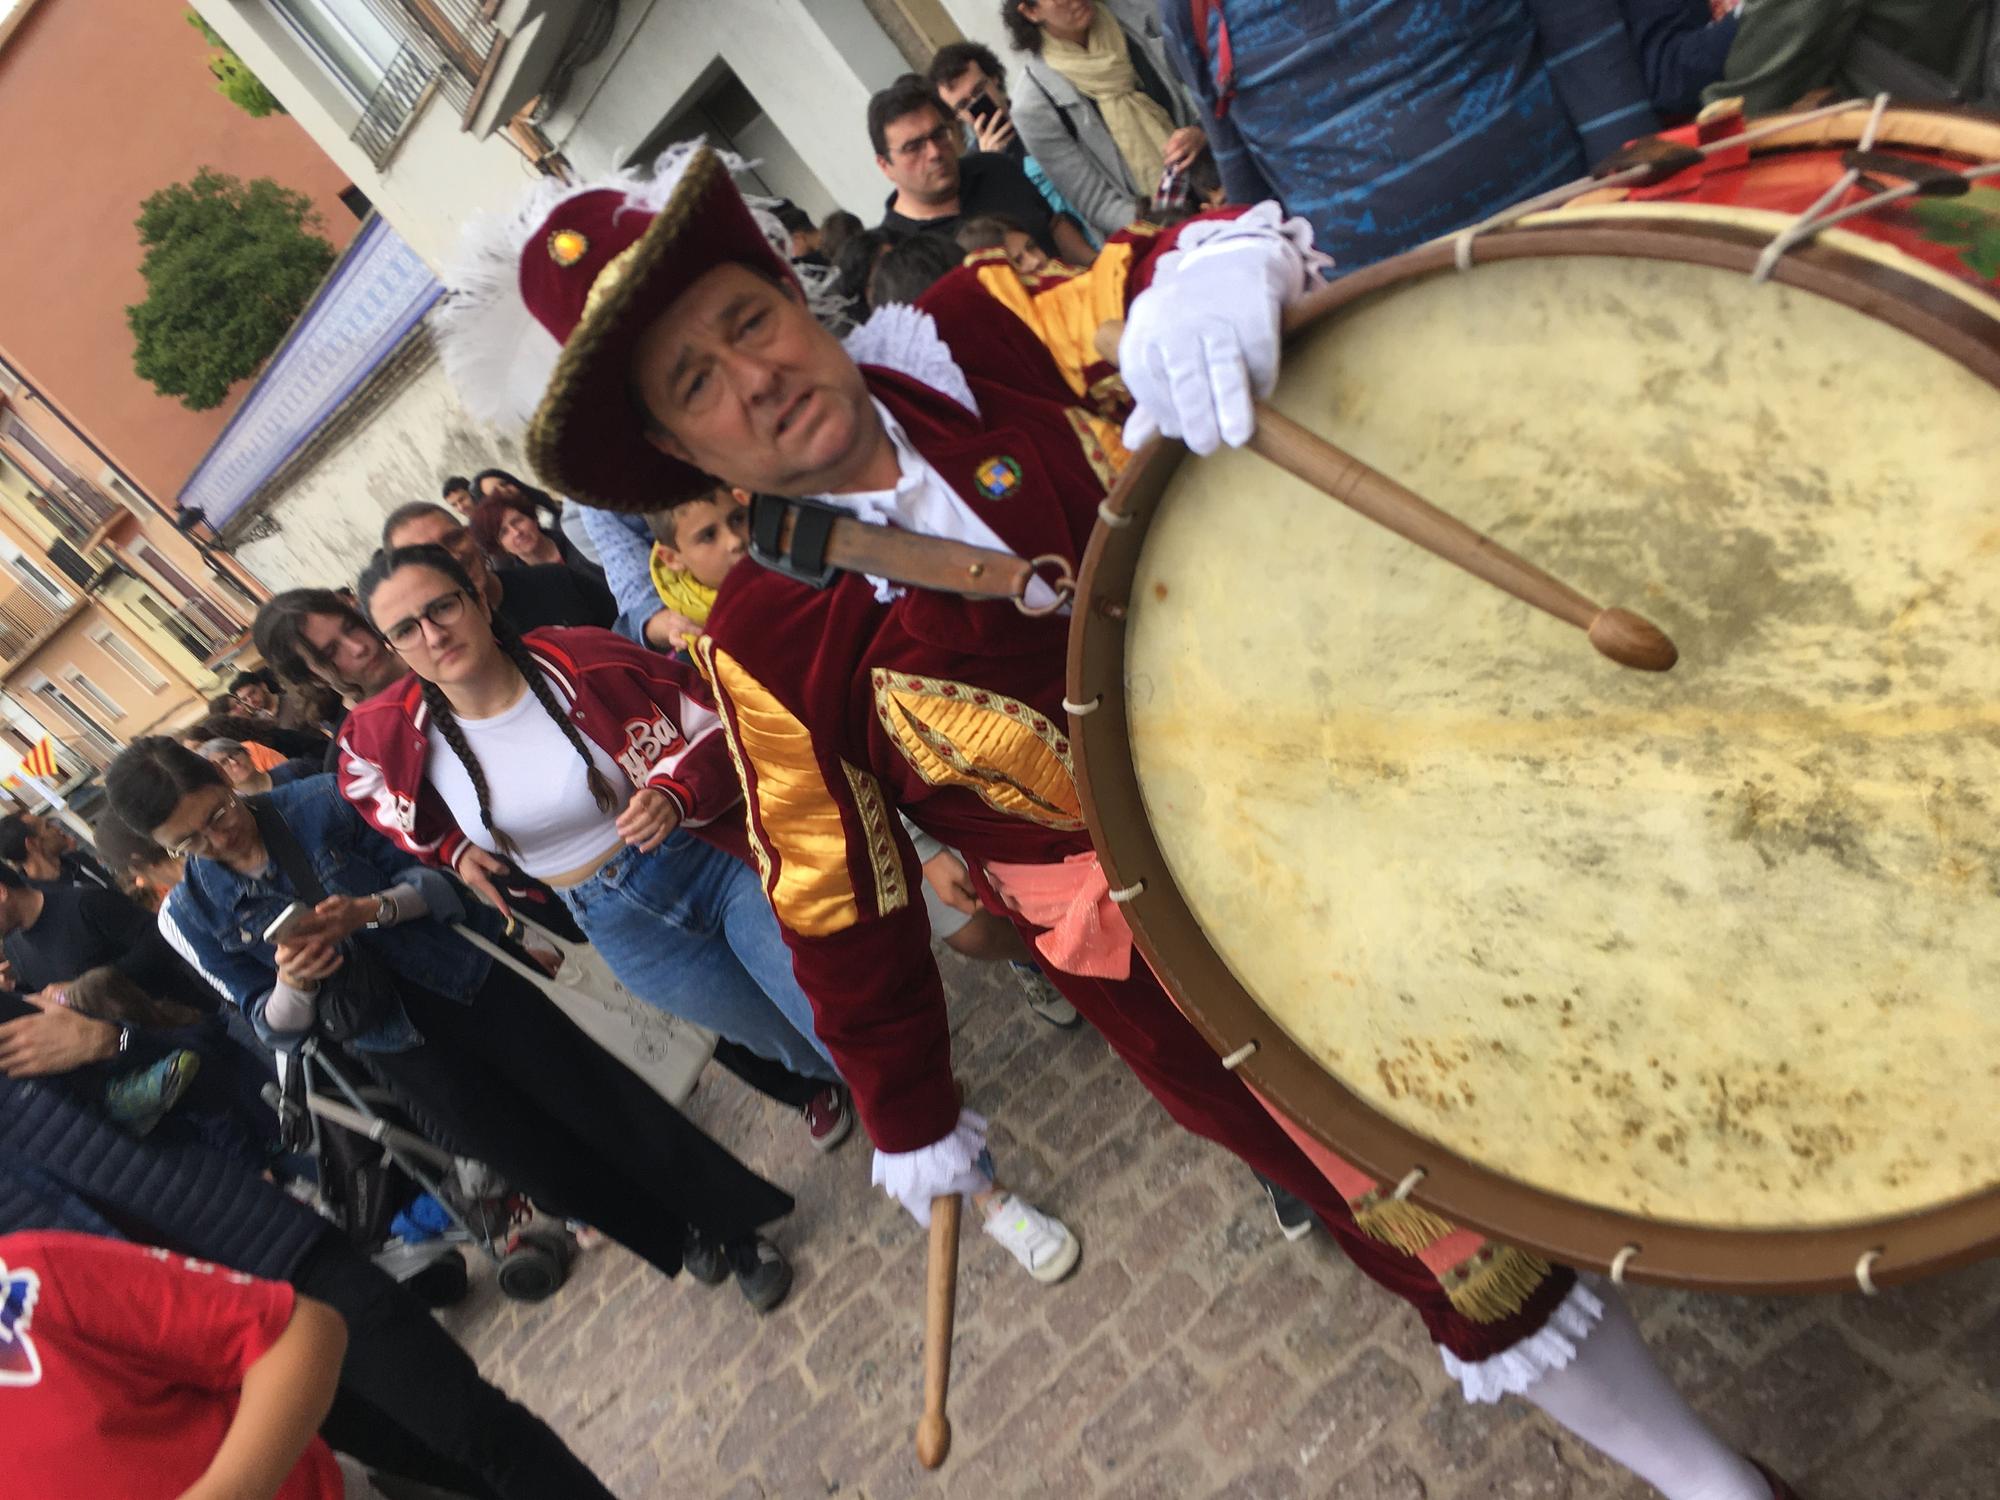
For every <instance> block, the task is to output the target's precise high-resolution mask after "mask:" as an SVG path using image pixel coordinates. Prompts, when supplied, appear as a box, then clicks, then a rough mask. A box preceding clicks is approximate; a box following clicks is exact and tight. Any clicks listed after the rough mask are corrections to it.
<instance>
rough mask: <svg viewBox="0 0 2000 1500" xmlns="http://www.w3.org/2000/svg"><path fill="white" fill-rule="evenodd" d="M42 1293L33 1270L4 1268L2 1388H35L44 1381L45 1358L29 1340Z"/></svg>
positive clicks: (0, 1276) (0, 1293) (0, 1284)
mask: <svg viewBox="0 0 2000 1500" xmlns="http://www.w3.org/2000/svg"><path fill="white" fill-rule="evenodd" d="M41 1290H42V1281H41V1278H40V1277H39V1276H37V1275H36V1274H35V1273H34V1272H33V1271H28V1270H20V1271H9V1270H8V1269H7V1268H6V1267H5V1266H0V1385H33V1384H34V1383H35V1382H36V1381H38V1380H40V1379H41V1378H42V1360H41V1355H40V1354H39V1353H38V1352H37V1351H36V1349H35V1341H34V1340H33V1339H31V1338H30V1337H28V1325H29V1324H30V1323H32V1322H34V1320H35V1298H36V1297H37V1296H39V1295H40V1293H41Z"/></svg>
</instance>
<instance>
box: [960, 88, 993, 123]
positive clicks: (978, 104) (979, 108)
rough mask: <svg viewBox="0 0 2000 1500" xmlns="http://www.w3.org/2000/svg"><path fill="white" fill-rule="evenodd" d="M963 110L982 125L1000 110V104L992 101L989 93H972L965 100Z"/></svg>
mask: <svg viewBox="0 0 2000 1500" xmlns="http://www.w3.org/2000/svg"><path fill="white" fill-rule="evenodd" d="M965 112H966V113H967V114H969V115H971V116H972V118H973V119H974V121H976V122H977V123H978V124H981V125H984V124H985V123H986V122H987V121H988V120H990V119H992V118H993V116H994V115H996V114H998V113H999V112H1000V106H999V105H997V104H995V103H994V102H993V96H992V95H990V94H974V95H973V96H972V97H971V98H970V99H968V100H966V101H965Z"/></svg>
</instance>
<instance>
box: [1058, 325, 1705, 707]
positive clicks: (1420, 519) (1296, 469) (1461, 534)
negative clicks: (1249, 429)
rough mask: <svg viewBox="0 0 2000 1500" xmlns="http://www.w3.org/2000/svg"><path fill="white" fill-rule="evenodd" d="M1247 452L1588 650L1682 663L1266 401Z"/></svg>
mask: <svg viewBox="0 0 2000 1500" xmlns="http://www.w3.org/2000/svg"><path fill="white" fill-rule="evenodd" d="M1287 331H1289V328H1288V329H1287ZM1124 332H1125V325H1124V324H1123V323H1121V322H1118V321H1117V320H1116V319H1113V320H1111V321H1109V322H1106V323H1103V324H1101V325H1100V326H1099V327H1098V330H1097V337H1096V341H1095V342H1096V346H1097V353H1098V356H1099V357H1100V358H1101V359H1103V360H1104V361H1105V362H1106V363H1108V364H1113V365H1115V364H1117V363H1118V340H1119V339H1120V338H1121V337H1122V336H1123V334H1124ZM1249 447H1250V450H1251V451H1252V452H1253V453H1256V454H1257V455H1259V456H1260V457H1262V458H1264V459H1267V460H1268V461H1270V462H1271V463H1274V464H1276V465H1277V466H1278V467H1279V468H1281V469H1283V470H1284V471H1285V472H1286V473H1288V474H1291V475H1294V476H1295V477H1297V478H1299V479H1303V480H1304V481H1305V482H1306V483H1307V484H1309V485H1311V486H1313V488H1315V489H1317V490H1321V491H1323V492H1325V493H1326V494H1328V495H1331V496H1332V497H1333V498H1334V499H1336V500H1338V501H1339V502H1340V503H1341V504H1343V505H1345V506H1347V507H1348V508H1349V509H1351V510H1354V511H1357V512H1359V513H1360V514H1361V515H1364V516H1366V517H1367V518H1368V519H1369V520H1371V521H1373V522H1375V523H1376V524H1377V525H1378V526H1385V527H1387V528H1388V529H1389V530H1391V531H1393V532H1395V533H1396V535H1398V536H1400V537H1403V538H1405V539H1406V540H1408V541H1412V542H1415V543H1416V544H1417V545H1418V546H1419V547H1422V548H1423V549H1424V550H1425V551H1427V552H1430V553H1432V554H1434V555H1435V556H1438V557H1441V558H1443V559H1444V560H1445V561H1446V562H1448V563H1452V564H1454V565H1456V566H1457V567H1460V568H1463V569H1464V570H1465V571H1466V572H1468V573H1470V574H1472V575H1473V576H1474V577H1475V578H1482V579H1484V580H1485V581H1486V582H1488V583H1490V584H1492V585H1493V586H1494V587H1496V588H1499V589H1504V590H1505V591H1506V592H1507V593H1510V594H1512V595H1513V596H1514V597H1515V598H1516V599H1519V600H1520V601H1521V602H1522V603H1524V604H1529V605H1533V606H1534V607H1535V608H1536V609H1539V610H1541V611H1543V612H1544V613H1546V614H1550V615H1553V616H1554V617H1555V618H1556V619H1558V620H1562V621H1564V622H1565V623H1567V624H1570V625H1574V626H1576V627H1577V628H1578V629H1579V630H1581V631H1583V632H1584V634H1585V635H1587V636H1588V637H1589V638H1590V644H1591V645H1593V646H1595V647H1596V648H1597V649H1598V651H1599V652H1601V653H1602V654H1603V655H1605V656H1607V657H1609V658H1610V659H1611V660H1612V661H1615V662H1617V663H1618V664H1619V665H1620V666H1624V667H1633V668H1636V669H1638V670H1639V671H1642V672H1664V671H1666V670H1667V669H1668V668H1669V667H1671V666H1672V665H1673V664H1674V663H1675V662H1676V661H1678V660H1679V659H1680V653H1679V652H1678V651H1677V650H1676V649H1675V648H1674V643H1673V642H1672V641H1671V640H1669V639H1668V638H1667V635H1666V633H1665V632H1664V631H1662V630H1661V629H1660V628H1659V627H1658V626H1656V625H1654V624H1652V623H1651V622H1650V621H1648V620H1645V619H1642V618H1641V617H1640V616H1638V615H1636V614H1633V613H1632V612H1631V611H1630V610H1626V609H1606V608H1604V607H1603V606H1601V605H1599V604H1597V603H1596V602H1594V601H1593V600H1591V599H1589V598H1587V597H1586V596H1584V595H1583V594H1580V593H1578V592H1577V591H1576V590H1575V589H1573V588H1571V587H1570V586H1569V585H1568V584H1566V583H1564V582H1563V581H1562V580H1561V579H1558V578H1552V577H1550V576H1549V575H1548V574H1547V573H1544V572H1543V571H1542V570H1541V569H1540V568H1538V567H1536V566H1535V565H1534V564H1533V563H1531V562H1529V561H1528V560H1527V559H1526V558H1524V557H1521V556H1520V555H1519V554H1517V553H1514V552H1510V551H1509V550H1508V549H1507V548H1505V547H1503V546H1501V545H1500V544H1499V543H1498V542H1496V541H1494V540H1493V539H1492V538H1491V537H1489V536H1486V535H1484V534H1483V533H1481V532H1477V531H1474V530H1473V529H1472V528H1471V527H1470V526H1468V525H1466V524H1465V523H1464V522H1463V521H1461V520H1459V519H1458V518H1457V517H1455V516H1451V515H1447V514H1446V513H1445V512H1444V511H1441V510H1439V509H1438V508H1437V507H1436V506H1435V505H1433V504H1431V503H1430V501H1428V500H1426V499H1424V497H1423V496H1421V495H1419V494H1417V493H1416V492H1415V491H1414V490H1411V489H1406V488H1405V487H1404V486H1402V485H1400V484H1398V483H1397V482H1396V481H1395V480H1393V479H1391V478H1390V477H1389V476H1388V475H1386V474H1384V473H1382V472H1380V471H1379V470H1377V469H1373V468H1370V467H1369V466H1368V465H1367V464H1365V463H1363V462H1362V461H1361V460H1360V459H1358V458H1356V457H1355V456H1354V455H1353V454H1351V453H1349V452H1347V451H1346V450H1345V449H1344V448H1341V447H1339V446H1337V445H1335V444H1333V443H1330V442H1328V441H1327V440H1326V439H1325V438H1323V437H1321V436H1320V435H1319V434H1318V433H1316V432H1309V431H1307V430H1306V429H1305V428H1303V427H1301V426H1300V425H1299V424H1298V423H1297V422H1294V421H1293V420H1292V419H1291V418H1290V417H1287V416H1285V415H1284V414H1283V413H1282V412H1279V411H1276V410H1274V409H1273V408H1272V407H1271V405H1270V403H1269V402H1267V401H1259V402H1258V403H1257V430H1256V432H1254V433H1253V434H1252V435H1251V438H1250V443H1249Z"/></svg>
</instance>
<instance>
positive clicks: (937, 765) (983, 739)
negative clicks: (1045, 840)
mask: <svg viewBox="0 0 2000 1500" xmlns="http://www.w3.org/2000/svg"><path fill="white" fill-rule="evenodd" d="M869 675H870V680H871V682H872V685H873V687H874V695H875V716H876V718H877V719H878V720H879V721H880V722H881V725H882V728H883V729H884V731H886V732H887V734H888V736H889V740H890V742H891V743H892V744H894V745H895V746H896V748H897V749H898V750H899V751H901V752H902V755H903V758H904V759H905V760H907V761H908V762H909V763H910V765H911V767H912V768H913V769H914V770H915V771H916V773H917V774H918V775H919V776H921V777H923V779H924V780H925V781H926V782H928V783H930V785H932V786H962V787H966V788H968V789H970V790H971V791H974V792H976V793H978V794H979V796H980V798H981V799H982V800H983V801H984V802H985V803H986V804H987V805H988V806H989V807H991V808H993V809H994V810H995V811H997V812H1003V813H1006V814H1007V815H1008V816H1010V817H1016V818H1024V819H1027V820H1028V821H1030V822H1034V823H1040V824H1042V825H1043V826H1044V827H1048V828H1060V829H1065V830H1068V829H1076V828H1081V827H1083V807H1082V804H1081V803H1080V802H1079V800H1078V798H1077V794H1076V774H1075V770H1074V767H1073V765H1072V763H1071V760H1070V749H1069V737H1068V736H1067V735H1065V734H1064V733H1063V732H1062V731H1061V730H1060V729H1058V728H1057V727H1056V726H1055V724H1054V722H1053V721H1051V720H1050V719H1049V717H1048V716H1047V715H1046V714H1043V713H1038V712H1037V711H1036V710H1034V709H1032V708H1030V707H1028V705H1026V704H1025V703H1021V702H1019V701H1018V700H1016V699H1013V698H1009V697H1007V696H1005V695H1004V694H1001V693H995V692H989V691H988V690H986V689H984V688H975V687H971V686H968V685H967V684H965V683H962V682H949V681H946V680H944V679H942V678H937V677H918V676H913V675H911V674H910V673H907V672H892V671H889V670H888V669H887V668H883V667H877V668H876V669H875V670H874V671H873V672H872V673H870V674H869Z"/></svg>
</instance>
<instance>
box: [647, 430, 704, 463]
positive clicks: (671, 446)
mask: <svg viewBox="0 0 2000 1500" xmlns="http://www.w3.org/2000/svg"><path fill="white" fill-rule="evenodd" d="M646 441H647V442H649V443H651V444H652V445H653V446H654V447H655V448H658V449H659V450H660V451H661V452H662V453H664V454H666V455H667V457H668V458H677V459H679V460H680V461H681V462H682V463H684V464H691V463H693V462H694V455H693V454H691V453H689V452H688V450H687V447H686V445H684V444H683V443H682V442H681V440H680V439H679V438H677V437H675V436H674V435H673V434H672V433H671V432H669V431H667V429H666V428H664V427H661V426H659V425H657V424H654V423H648V424H647V426H646Z"/></svg>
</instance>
